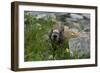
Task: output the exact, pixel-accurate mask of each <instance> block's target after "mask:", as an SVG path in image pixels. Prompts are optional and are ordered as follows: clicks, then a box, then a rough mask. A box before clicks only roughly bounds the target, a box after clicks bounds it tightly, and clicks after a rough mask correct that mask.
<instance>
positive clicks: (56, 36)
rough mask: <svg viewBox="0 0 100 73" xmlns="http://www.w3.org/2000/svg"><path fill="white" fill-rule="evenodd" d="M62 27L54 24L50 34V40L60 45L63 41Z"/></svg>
mask: <svg viewBox="0 0 100 73" xmlns="http://www.w3.org/2000/svg"><path fill="white" fill-rule="evenodd" d="M63 33H64V26H63V25H61V24H56V25H55V26H54V27H53V29H52V30H51V33H50V36H49V37H50V39H51V41H53V42H56V43H60V42H61V41H62V40H63Z"/></svg>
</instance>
